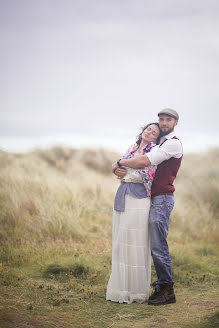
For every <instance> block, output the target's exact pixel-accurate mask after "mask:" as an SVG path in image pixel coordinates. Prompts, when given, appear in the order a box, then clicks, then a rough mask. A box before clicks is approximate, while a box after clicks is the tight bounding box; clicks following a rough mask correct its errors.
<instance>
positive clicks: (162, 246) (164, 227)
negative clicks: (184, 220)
mask: <svg viewBox="0 0 219 328" xmlns="http://www.w3.org/2000/svg"><path fill="white" fill-rule="evenodd" d="M173 207H174V197H173V196H172V195H159V196H155V197H153V198H152V200H151V208H150V217H149V224H150V234H151V255H152V258H153V261H154V266H155V270H156V273H157V277H158V281H157V282H155V284H156V285H157V284H158V285H160V284H173V283H174V281H173V280H172V266H171V260H170V254H169V248H168V244H167V240H166V238H167V234H168V229H169V222H170V213H171V212H172V209H173Z"/></svg>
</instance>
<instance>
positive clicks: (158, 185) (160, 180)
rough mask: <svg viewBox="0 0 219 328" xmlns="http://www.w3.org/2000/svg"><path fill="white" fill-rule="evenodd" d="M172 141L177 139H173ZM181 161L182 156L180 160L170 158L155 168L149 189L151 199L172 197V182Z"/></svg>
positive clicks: (173, 189)
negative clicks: (161, 196) (164, 196)
mask: <svg viewBox="0 0 219 328" xmlns="http://www.w3.org/2000/svg"><path fill="white" fill-rule="evenodd" d="M172 139H178V138H177V137H173V138H172ZM165 141H166V140H165ZM165 141H164V142H165ZM164 142H163V143H162V144H160V147H161V146H162V145H163V144H164ZM181 160H182V156H181V157H180V158H175V157H171V158H170V159H168V160H166V161H163V162H162V163H160V164H159V165H158V166H157V170H156V173H155V177H154V181H153V184H152V188H151V197H154V196H158V195H173V193H174V191H175V188H174V185H173V181H174V180H175V177H176V175H177V172H178V170H179V168H180V164H181Z"/></svg>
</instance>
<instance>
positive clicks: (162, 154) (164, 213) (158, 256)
mask: <svg viewBox="0 0 219 328" xmlns="http://www.w3.org/2000/svg"><path fill="white" fill-rule="evenodd" d="M158 117H159V127H160V129H161V131H162V137H161V139H160V144H159V145H157V146H156V147H154V148H153V149H152V151H151V152H150V153H147V155H141V156H137V157H135V158H130V159H125V160H123V159H121V160H118V161H117V163H114V164H113V166H112V168H113V172H114V173H115V174H116V175H117V176H119V177H123V176H125V175H126V170H125V166H126V167H132V168H136V169H139V168H143V167H145V166H150V165H157V171H156V174H155V178H154V181H153V184H152V190H151V195H152V199H151V209H150V217H149V224H150V234H151V254H152V258H153V261H154V266H155V270H156V273H157V277H158V280H157V281H156V282H154V283H153V284H152V286H153V287H154V289H155V290H154V293H153V294H152V295H151V296H150V297H149V300H148V304H149V305H162V304H169V303H175V302H176V297H175V294H174V289H173V284H174V281H173V279H172V265H171V260H170V254H169V248H168V244H167V240H166V239H167V234H168V229H169V218H170V214H171V212H172V209H173V207H174V196H173V193H174V191H175V188H174V186H173V181H174V179H175V177H176V175H177V172H178V170H179V167H180V164H181V160H182V155H183V149H182V144H181V142H180V141H179V139H178V138H177V137H176V136H175V132H174V128H175V126H176V125H177V124H178V120H179V115H178V113H177V112H176V111H175V110H173V109H170V108H165V109H163V110H161V111H160V112H159V113H158Z"/></svg>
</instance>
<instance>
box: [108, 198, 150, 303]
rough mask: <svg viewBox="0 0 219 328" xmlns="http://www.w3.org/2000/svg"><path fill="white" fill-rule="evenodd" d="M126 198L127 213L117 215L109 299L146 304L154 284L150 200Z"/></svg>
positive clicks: (115, 212) (113, 236)
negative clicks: (149, 222)
mask: <svg viewBox="0 0 219 328" xmlns="http://www.w3.org/2000/svg"><path fill="white" fill-rule="evenodd" d="M125 197H126V198H125V212H117V211H115V210H114V212H113V231H112V272H111V275H110V279H109V282H108V285H107V291H106V300H110V301H114V302H119V303H123V302H126V303H128V304H131V303H132V302H133V301H136V302H138V303H143V302H145V301H146V300H147V299H148V297H149V288H150V282H151V248H150V235H149V224H148V218H149V210H150V199H148V198H143V199H137V198H134V197H132V196H130V195H126V196H125Z"/></svg>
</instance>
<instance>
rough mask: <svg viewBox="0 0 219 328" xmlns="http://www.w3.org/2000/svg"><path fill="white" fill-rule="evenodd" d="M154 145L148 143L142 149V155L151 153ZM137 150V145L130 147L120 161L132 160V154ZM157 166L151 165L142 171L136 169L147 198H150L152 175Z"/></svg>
mask: <svg viewBox="0 0 219 328" xmlns="http://www.w3.org/2000/svg"><path fill="white" fill-rule="evenodd" d="M155 146H156V144H155V143H153V142H149V143H148V144H147V145H145V146H144V147H143V148H142V155H144V154H146V153H148V152H149V151H151V149H152V148H153V147H155ZM138 148H139V146H138V145H137V144H135V145H132V146H131V147H130V148H129V149H128V151H127V152H126V153H125V155H124V156H123V157H122V159H128V158H132V157H133V156H134V153H135V152H136V150H137V149H138ZM156 169H157V166H155V165H153V166H147V167H145V168H143V169H138V170H137V171H138V173H139V174H140V176H141V178H142V180H143V183H144V186H145V188H146V191H147V197H148V198H151V186H152V182H153V179H154V175H155V172H156Z"/></svg>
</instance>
